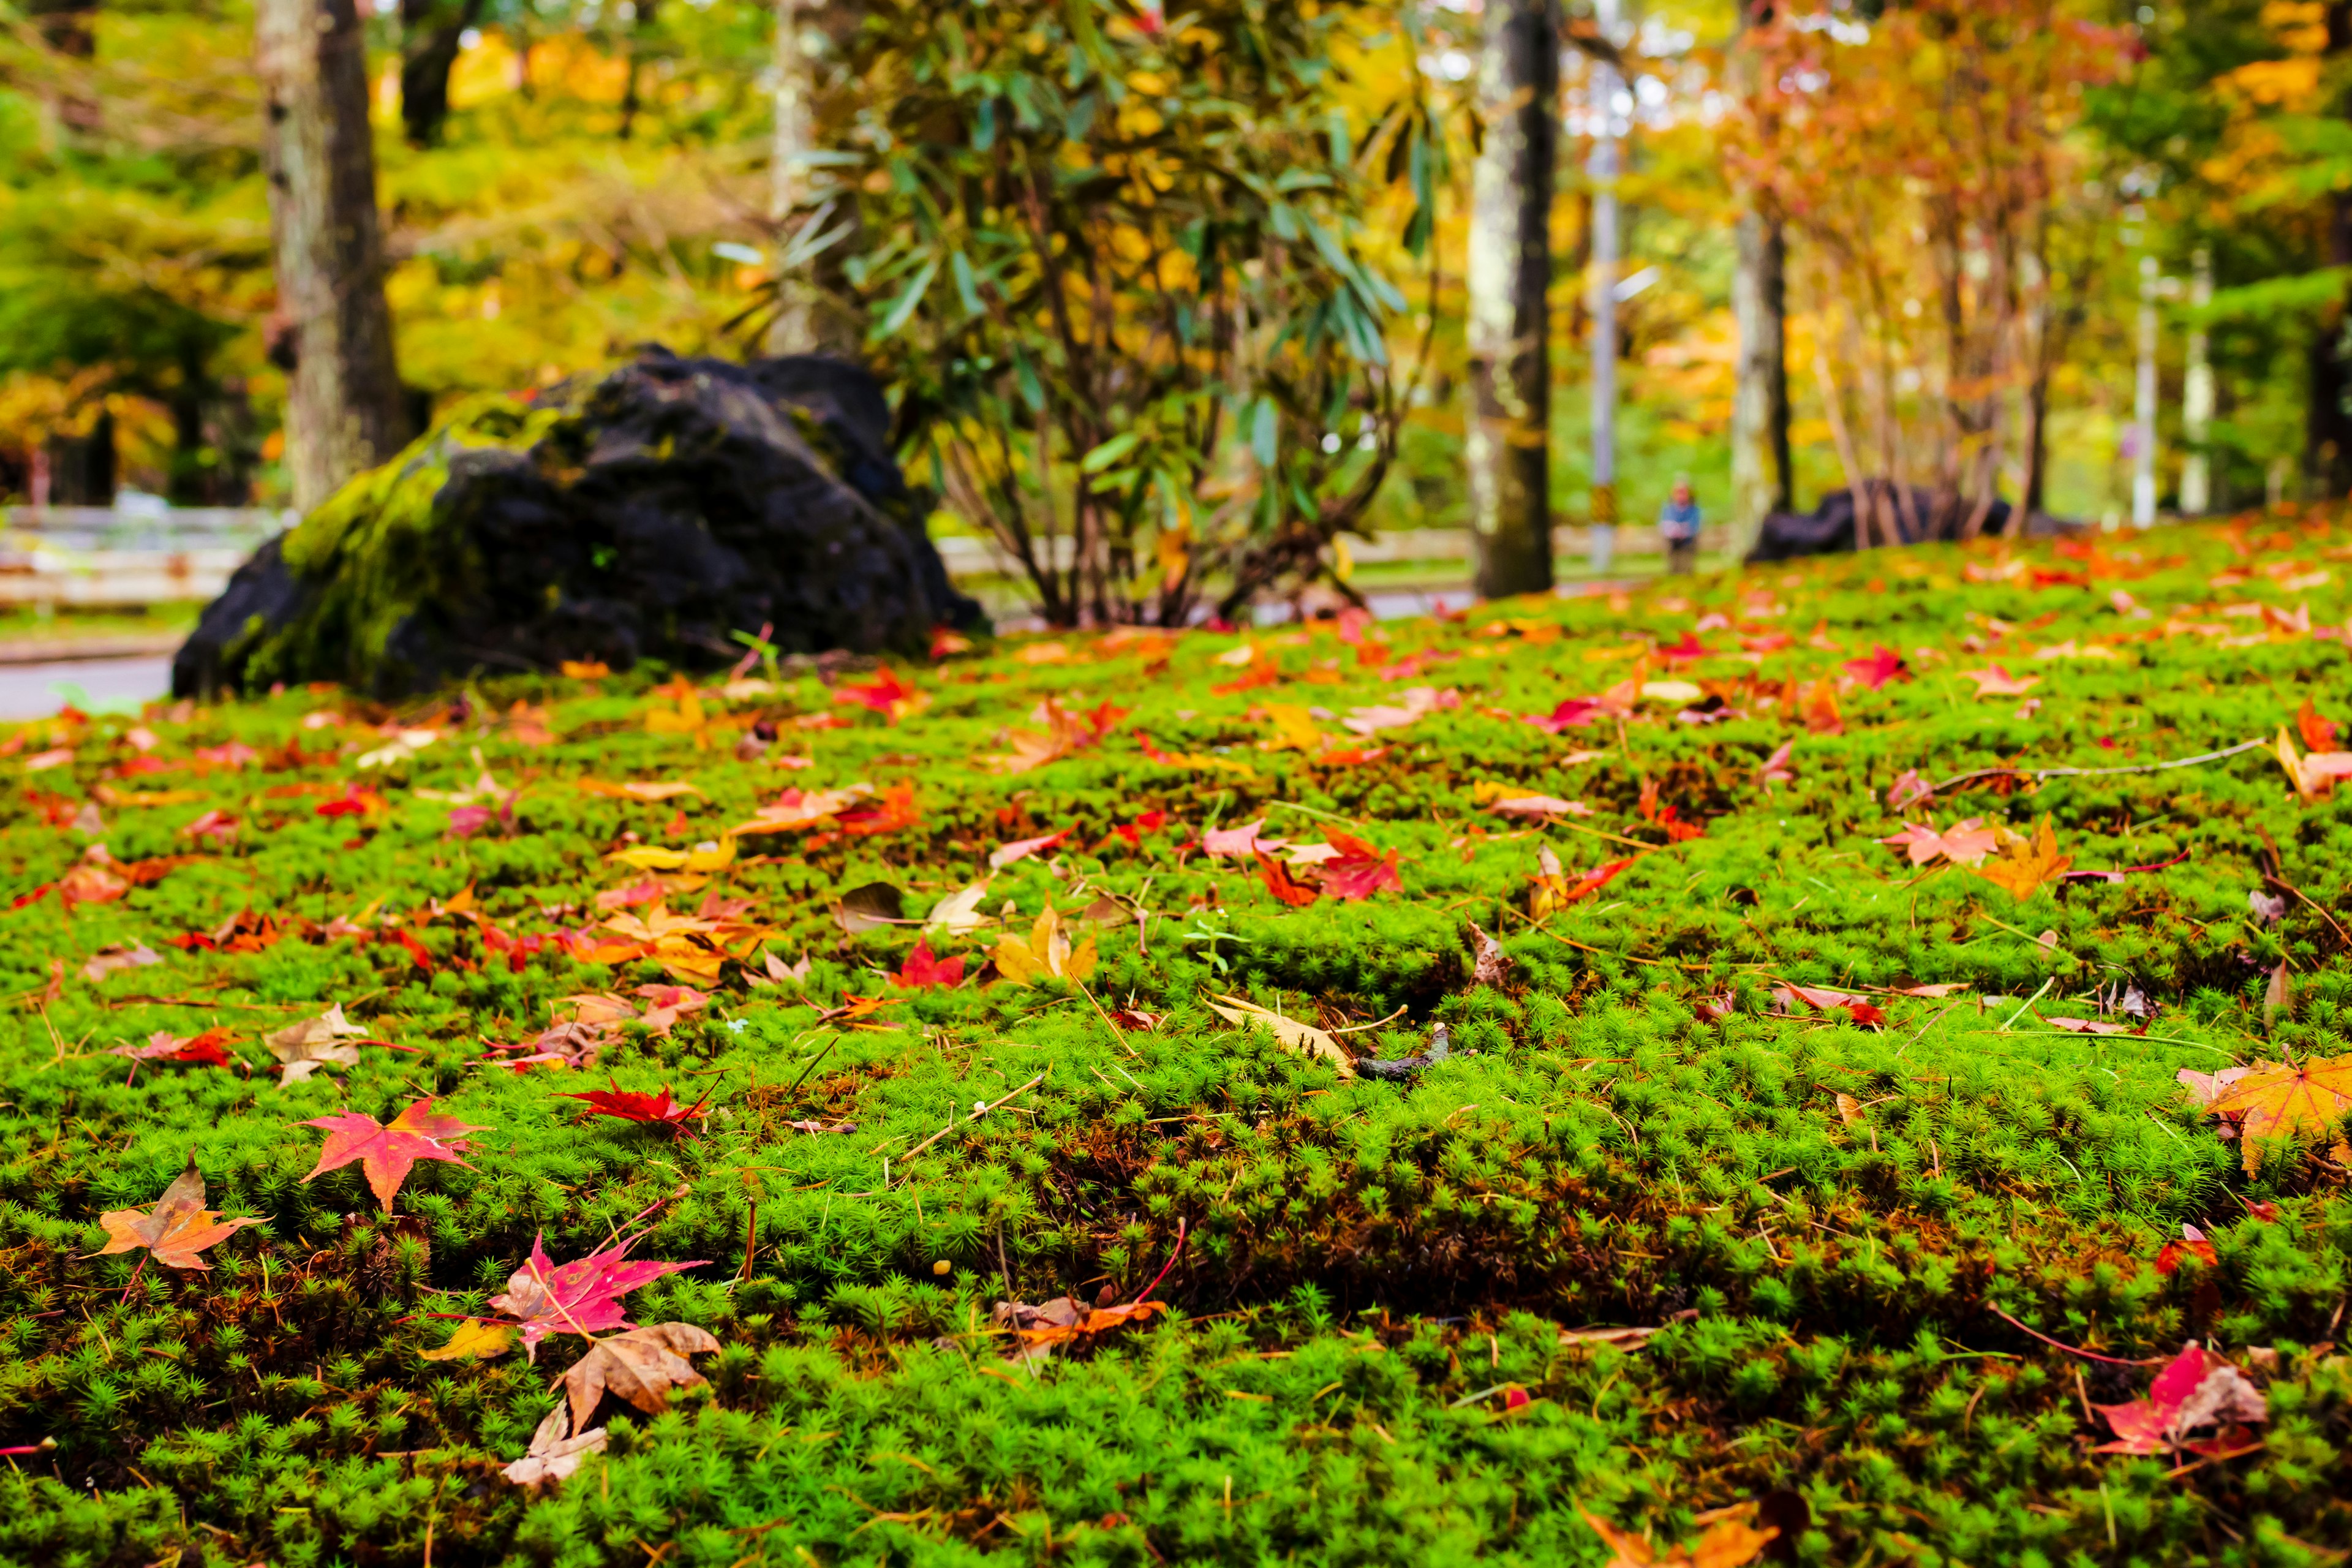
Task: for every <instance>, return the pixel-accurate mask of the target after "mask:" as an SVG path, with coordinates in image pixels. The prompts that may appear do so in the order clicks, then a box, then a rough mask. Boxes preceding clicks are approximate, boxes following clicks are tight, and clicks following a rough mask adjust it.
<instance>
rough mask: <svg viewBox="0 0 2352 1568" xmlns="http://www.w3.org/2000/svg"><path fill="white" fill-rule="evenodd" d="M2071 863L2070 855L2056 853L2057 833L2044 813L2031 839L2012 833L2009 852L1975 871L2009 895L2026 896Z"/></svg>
mask: <svg viewBox="0 0 2352 1568" xmlns="http://www.w3.org/2000/svg"><path fill="white" fill-rule="evenodd" d="M2073 864H2074V857H2073V856H2071V855H2061V854H2059V853H2058V836H2057V835H2056V834H2055V833H2054V832H2053V831H2052V830H2051V826H2050V816H2049V814H2048V813H2046V812H2045V813H2044V814H2043V815H2042V826H2041V827H2040V829H2039V830H2038V831H2037V832H2036V833H2035V834H2034V836H2033V837H2032V838H2030V839H2029V838H2025V837H2017V836H2011V842H2010V844H2009V847H2008V853H2007V854H2005V855H2003V856H2002V857H2001V858H2000V859H1998V860H1993V861H1990V862H1989V863H1987V864H1985V865H1982V866H1979V867H1978V868H1976V872H1977V875H1978V876H1979V877H1982V878H1983V879H1985V880H1986V881H1988V882H1990V883H1991V884H1992V885H1993V886H1995V887H1997V888H2000V889H2002V890H2003V891H2004V892H2006V893H2008V894H2009V896H2010V897H2011V898H2013V899H2028V898H2031V897H2032V896H2033V890H2034V889H2037V888H2039V887H2041V886H2042V884H2043V883H2045V882H2054V881H2056V880H2058V879H2059V878H2061V877H2063V876H2064V875H2065V872H2066V868H2067V867H2069V866H2072V865H2073Z"/></svg>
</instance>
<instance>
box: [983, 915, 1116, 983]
mask: <svg viewBox="0 0 2352 1568" xmlns="http://www.w3.org/2000/svg"><path fill="white" fill-rule="evenodd" d="M989 957H990V958H992V959H993V960H994V961H995V963H996V973H998V974H1000V975H1002V976H1003V977H1004V978H1005V979H1007V980H1010V981H1012V982H1013V984H1016V985H1027V984H1034V982H1036V981H1039V980H1047V979H1054V980H1086V979H1088V978H1090V977H1091V976H1092V975H1093V974H1094V972H1095V939H1094V938H1093V937H1088V938H1087V939H1086V941H1084V942H1080V943H1078V944H1077V945H1076V946H1075V947H1073V946H1072V945H1071V944H1070V938H1069V933H1068V932H1067V931H1064V930H1063V929H1062V917H1061V916H1060V915H1059V914H1057V913H1055V910H1054V906H1053V905H1051V904H1047V905H1046V906H1045V913H1044V914H1042V915H1039V916H1038V917H1037V921H1036V923H1035V924H1034V925H1033V926H1031V927H1030V928H1029V940H1028V941H1027V942H1023V941H1022V940H1021V939H1020V938H1019V937H1017V936H1006V937H1000V938H998V939H997V943H996V946H995V947H994V949H992V951H991V952H990V953H989Z"/></svg>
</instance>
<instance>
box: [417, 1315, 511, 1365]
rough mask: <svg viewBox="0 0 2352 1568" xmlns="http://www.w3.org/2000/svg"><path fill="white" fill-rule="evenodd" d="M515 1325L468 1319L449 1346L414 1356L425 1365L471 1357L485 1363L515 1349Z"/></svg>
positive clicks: (453, 1336) (482, 1319) (452, 1338)
mask: <svg viewBox="0 0 2352 1568" xmlns="http://www.w3.org/2000/svg"><path fill="white" fill-rule="evenodd" d="M514 1336H515V1331H514V1325H513V1324H512V1323H499V1322H493V1321H490V1320H488V1319H487V1318H468V1319H467V1320H466V1321H464V1322H462V1323H460V1324H458V1325H457V1332H456V1333H454V1334H451V1335H450V1336H449V1342H448V1343H446V1344H444V1345H438V1346H436V1347H435V1348H434V1349H432V1350H429V1351H419V1352H416V1353H417V1354H418V1355H419V1356H421V1357H422V1358H424V1359H425V1360H426V1361H456V1360H457V1358H458V1357H459V1356H471V1357H473V1358H474V1359H475V1360H477V1361H488V1360H491V1359H492V1358H493V1357H496V1356H502V1355H504V1354H506V1353H507V1352H509V1351H510V1350H512V1349H513V1348H514Z"/></svg>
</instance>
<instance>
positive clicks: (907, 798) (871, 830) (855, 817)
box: [833, 784, 923, 837]
mask: <svg viewBox="0 0 2352 1568" xmlns="http://www.w3.org/2000/svg"><path fill="white" fill-rule="evenodd" d="M922 819H923V814H922V811H921V809H920V808H919V807H918V806H917V805H915V786H914V785H913V784H892V785H891V786H890V789H889V793H887V795H884V796H883V797H882V798H881V799H880V800H878V801H876V802H874V803H873V804H872V805H859V806H853V807H851V808H850V809H849V810H847V811H845V812H843V813H841V815H839V816H836V817H835V818H834V819H833V824H834V826H835V827H837V828H839V829H840V830H841V831H842V832H844V833H846V834H849V835H851V836H853V837H864V836H866V835H868V834H875V833H897V832H899V831H900V830H902V829H904V828H908V827H912V826H915V824H917V823H918V822H920V821H921V820H922Z"/></svg>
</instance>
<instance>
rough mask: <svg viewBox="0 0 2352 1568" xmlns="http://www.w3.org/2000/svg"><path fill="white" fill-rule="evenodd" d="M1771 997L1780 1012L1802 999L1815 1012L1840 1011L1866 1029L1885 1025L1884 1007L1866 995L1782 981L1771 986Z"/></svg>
mask: <svg viewBox="0 0 2352 1568" xmlns="http://www.w3.org/2000/svg"><path fill="white" fill-rule="evenodd" d="M1772 999H1773V1000H1774V1001H1775V1002H1777V1003H1779V1004H1780V1007H1781V1009H1782V1011H1784V1012H1785V1011H1787V1010H1788V1009H1789V1008H1790V1007H1792V1006H1794V1005H1796V1004H1797V1003H1799V1002H1802V1003H1803V1004H1805V1005H1807V1006H1809V1007H1811V1008H1813V1009H1814V1010H1815V1011H1817V1012H1822V1013H1832V1012H1843V1013H1844V1014H1845V1015H1846V1016H1848V1017H1850V1018H1852V1019H1853V1021H1854V1022H1855V1023H1857V1024H1861V1025H1863V1026H1866V1027H1869V1028H1874V1029H1876V1028H1884V1027H1885V1025H1886V1011H1885V1008H1883V1007H1880V1006H1879V1005H1877V1004H1875V1003H1874V1002H1872V1001H1871V1000H1870V999H1869V998H1868V997H1866V996H1857V995H1854V994H1853V993H1851V992H1846V991H1831V990H1828V989H1825V988H1822V987H1819V986H1812V985H1786V984H1783V985H1776V986H1774V987H1773V988H1772Z"/></svg>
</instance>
